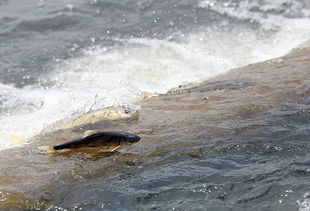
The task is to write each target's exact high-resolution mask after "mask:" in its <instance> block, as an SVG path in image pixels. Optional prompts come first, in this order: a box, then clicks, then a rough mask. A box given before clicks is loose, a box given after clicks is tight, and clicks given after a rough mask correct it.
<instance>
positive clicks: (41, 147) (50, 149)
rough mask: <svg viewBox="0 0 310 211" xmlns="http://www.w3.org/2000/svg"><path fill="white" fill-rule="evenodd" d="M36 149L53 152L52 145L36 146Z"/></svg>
mask: <svg viewBox="0 0 310 211" xmlns="http://www.w3.org/2000/svg"><path fill="white" fill-rule="evenodd" d="M37 149H39V150H41V151H45V152H47V153H48V154H51V153H54V152H55V150H54V147H53V146H39V147H37Z"/></svg>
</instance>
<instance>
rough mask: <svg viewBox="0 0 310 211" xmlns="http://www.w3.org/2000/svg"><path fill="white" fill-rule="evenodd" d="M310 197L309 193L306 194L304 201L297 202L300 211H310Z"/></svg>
mask: <svg viewBox="0 0 310 211" xmlns="http://www.w3.org/2000/svg"><path fill="white" fill-rule="evenodd" d="M309 195H310V194H309V193H305V194H304V198H303V200H298V201H297V204H298V210H299V211H310V199H309Z"/></svg>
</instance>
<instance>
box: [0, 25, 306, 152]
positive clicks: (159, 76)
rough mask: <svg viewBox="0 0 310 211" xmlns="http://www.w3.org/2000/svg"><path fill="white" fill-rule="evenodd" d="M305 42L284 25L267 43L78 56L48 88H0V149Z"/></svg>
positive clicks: (180, 43) (168, 43)
mask: <svg viewBox="0 0 310 211" xmlns="http://www.w3.org/2000/svg"><path fill="white" fill-rule="evenodd" d="M279 27H280V25H279ZM309 34H310V21H309V20H308V19H291V20H289V19H288V20H287V21H286V22H285V23H284V22H283V23H281V27H280V30H279V32H278V33H274V34H273V35H272V36H261V35H258V34H257V33H256V32H255V31H251V30H249V29H246V28H237V29H235V30H234V31H232V32H226V33H225V32H223V31H216V30H212V31H211V30H206V31H200V32H196V33H192V34H188V35H184V36H178V35H174V36H172V37H171V38H167V39H165V40H152V39H146V38H135V39H128V40H119V41H120V42H123V43H124V47H121V48H115V49H106V48H103V47H100V46H97V47H93V48H89V49H86V50H85V52H84V55H83V56H81V57H79V58H74V59H70V60H67V61H64V62H63V63H62V64H61V65H60V66H58V67H57V69H56V70H55V71H53V72H52V74H51V75H49V76H44V78H43V79H42V80H49V81H52V82H54V83H55V84H56V85H55V86H54V87H51V88H49V89H45V88H38V87H26V88H23V89H17V88H14V87H12V86H7V85H1V84H0V88H1V92H0V96H2V97H3V96H4V97H5V98H6V100H5V102H6V103H7V107H8V108H9V110H10V112H7V113H5V114H3V115H2V114H1V115H0V132H1V133H0V149H1V148H6V147H11V146H16V144H19V142H18V143H17V142H16V141H15V140H12V139H11V138H9V135H11V134H13V135H17V136H21V137H25V138H29V137H31V136H33V135H35V134H37V133H39V132H40V131H41V130H42V129H44V128H46V127H47V126H48V125H50V124H51V123H53V122H56V121H59V120H62V119H65V120H64V121H67V120H70V118H72V117H73V116H76V115H80V114H82V113H85V112H87V111H88V110H89V109H98V108H102V107H105V106H111V105H118V104H122V103H134V102H136V101H139V100H141V99H142V92H144V91H147V92H157V93H165V92H166V91H168V90H169V89H170V88H172V87H175V86H178V85H180V84H184V83H188V82H194V81H201V80H205V79H208V78H210V77H214V76H216V75H219V74H223V73H225V72H227V71H228V70H230V69H232V68H236V67H240V66H244V65H247V64H250V63H254V62H258V61H263V60H266V59H270V58H274V57H277V56H281V55H283V54H285V53H287V52H288V51H290V50H291V49H293V48H294V47H296V46H297V45H299V44H301V43H303V42H305V41H306V40H308V39H309ZM1 101H3V99H2V100H1ZM21 105H24V107H23V106H21ZM10 106H11V107H10ZM12 106H13V107H14V106H15V107H16V109H14V108H12Z"/></svg>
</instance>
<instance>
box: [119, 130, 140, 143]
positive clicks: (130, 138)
mask: <svg viewBox="0 0 310 211" xmlns="http://www.w3.org/2000/svg"><path fill="white" fill-rule="evenodd" d="M140 139H141V138H140V137H139V136H138V135H135V134H132V133H124V132H123V133H122V137H121V142H123V143H136V142H138V141H140Z"/></svg>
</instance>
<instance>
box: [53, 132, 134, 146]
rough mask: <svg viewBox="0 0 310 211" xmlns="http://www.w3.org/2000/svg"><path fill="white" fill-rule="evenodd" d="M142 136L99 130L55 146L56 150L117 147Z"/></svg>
mask: <svg viewBox="0 0 310 211" xmlns="http://www.w3.org/2000/svg"><path fill="white" fill-rule="evenodd" d="M139 140H140V137H139V136H137V135H135V134H131V133H126V132H118V131H109V132H99V133H95V134H92V135H90V136H87V137H85V138H78V139H74V140H72V141H69V142H66V143H63V144H59V145H56V146H54V147H53V148H54V150H60V149H77V148H83V147H99V146H114V147H117V146H119V145H120V144H122V143H134V142H138V141H139Z"/></svg>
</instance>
